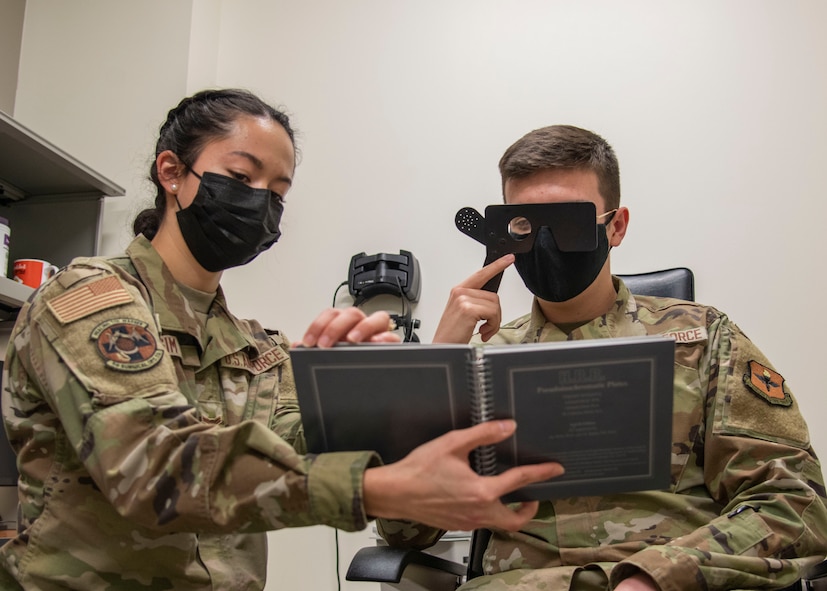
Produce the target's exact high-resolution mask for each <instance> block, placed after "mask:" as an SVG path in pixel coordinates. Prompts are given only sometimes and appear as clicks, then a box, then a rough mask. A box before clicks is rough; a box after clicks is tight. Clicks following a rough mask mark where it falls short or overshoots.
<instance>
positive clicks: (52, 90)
mask: <svg viewBox="0 0 827 591" xmlns="http://www.w3.org/2000/svg"><path fill="white" fill-rule="evenodd" d="M824 22H827V4H825V3H823V2H821V1H820V0H791V1H789V2H785V3H779V2H774V1H773V0H728V1H726V2H721V1H720V0H699V1H695V2H692V3H689V2H683V3H677V2H672V3H662V2H655V1H652V0H628V1H627V2H623V3H616V2H612V1H611V0H590V1H584V2H577V3H575V2H566V1H564V0H558V1H550V0H521V1H520V2H505V1H502V0H500V1H494V0H453V1H451V2H444V1H439V0H417V1H415V2H414V1H408V2H403V1H399V2H384V1H382V0H351V1H349V2H336V1H334V0H326V1H325V0H319V1H317V2H307V3H298V2H286V1H274V0H209V1H207V0H203V1H202V0H199V2H195V3H193V2H192V1H191V0H189V1H182V0H176V1H172V2H170V1H168V0H151V1H144V2H141V3H136V2H129V1H127V0H121V1H118V2H112V1H111V0H77V1H76V2H73V3H71V4H69V3H59V2H50V1H48V0H28V2H27V12H26V20H25V27H24V37H23V51H22V55H21V67H20V78H19V88H18V92H17V96H16V103H15V116H16V117H17V118H18V119H20V120H21V121H22V122H24V123H25V124H26V125H28V126H30V127H31V128H32V129H34V130H35V131H37V132H38V133H40V134H41V135H44V136H45V137H47V138H49V139H50V140H51V141H53V142H54V143H56V144H57V145H58V146H60V147H62V148H64V149H66V150H67V151H69V152H71V153H73V154H75V155H77V156H78V157H79V158H80V159H81V160H83V161H84V162H86V163H87V164H89V165H90V166H92V167H93V168H96V169H98V170H99V171H101V172H102V173H103V174H105V175H107V176H109V177H111V178H112V179H113V180H115V181H116V182H118V183H119V184H121V185H123V186H125V187H127V188H128V197H127V199H122V200H120V201H118V202H117V204H113V203H109V204H108V205H107V219H106V224H107V231H108V236H107V238H108V242H107V244H108V249H110V250H111V251H113V252H114V251H116V250H118V249H119V248H120V246H121V245H122V244H123V243H125V242H126V240H127V239H128V232H127V228H128V223H129V222H130V221H131V218H132V216H133V215H134V213H135V211H137V208H138V204H139V202H141V198H142V197H145V196H146V194H147V187H146V184H145V183H143V182H142V178H143V177H144V176H145V174H146V170H147V164H148V162H149V156H150V153H151V149H152V144H151V142H152V139H153V134H154V132H155V131H156V130H157V127H158V125H159V124H160V122H161V121H162V119H163V116H164V115H165V112H166V110H167V109H168V108H170V107H172V106H173V105H174V104H175V102H176V101H177V100H178V99H179V98H180V97H181V96H183V94H184V93H185V92H191V91H194V90H197V89H198V88H200V87H202V86H209V85H212V84H213V83H214V84H218V85H222V86H229V85H239V86H245V87H248V88H251V89H253V90H255V91H257V92H259V93H260V94H262V95H263V96H265V97H266V98H268V99H270V100H271V101H272V102H274V103H277V104H282V105H285V106H286V107H287V109H288V111H289V112H290V113H291V114H292V116H293V120H294V123H295V125H296V126H297V128H298V130H299V132H300V148H301V151H302V153H303V157H302V160H301V163H300V166H299V169H298V173H297V177H296V183H295V188H294V189H293V190H292V191H291V193H290V194H289V196H288V205H287V210H286V213H285V216H284V221H283V231H284V236H283V238H282V240H281V241H280V242H279V244H278V245H276V246H275V247H274V248H273V249H272V250H271V251H270V252H268V253H267V254H266V255H263V256H262V257H260V258H259V260H257V261H255V262H254V263H252V264H251V265H249V266H248V267H246V268H244V269H237V270H232V271H230V272H228V273H227V275H226V277H225V281H224V285H225V289H226V291H227V293H228V297H229V299H230V303H231V305H233V306H234V308H235V310H236V312H237V313H238V314H239V315H243V316H254V317H258V318H260V319H261V320H262V321H263V322H264V323H265V324H268V325H270V326H272V327H278V328H281V329H283V330H285V331H286V332H287V334H288V335H290V336H293V337H294V338H296V337H299V336H300V335H301V333H302V331H303V330H304V328H305V326H306V325H307V324H308V323H309V321H310V320H311V319H312V318H313V316H315V314H316V313H317V312H318V311H319V310H321V309H322V308H324V307H326V306H328V305H329V304H330V302H331V299H332V297H333V293H334V290H335V289H336V287H337V285H338V284H339V283H340V282H341V281H344V280H345V279H346V271H347V265H348V263H349V260H350V257H351V255H353V254H355V253H358V252H362V251H364V252H367V253H375V252H396V251H398V250H399V249H406V250H410V251H412V252H413V253H414V255H415V256H416V257H417V258H418V259H419V261H420V264H421V266H422V272H423V291H422V297H421V301H420V303H419V304H418V306H417V308H416V310H415V315H416V317H417V318H420V319H421V321H422V327H421V329H420V330H419V334H420V337H421V338H422V340H424V341H427V340H429V339H430V337H431V335H432V334H433V331H434V329H435V327H436V323H437V321H438V319H439V315H440V313H441V310H442V306H443V304H444V301H445V298H446V295H447V292H448V289H449V288H450V286H451V285H453V284H454V283H456V282H457V281H459V280H460V279H462V278H464V277H465V276H466V275H468V274H470V273H471V272H472V271H473V270H474V269H476V268H477V267H478V266H479V264H480V262H481V261H482V259H483V256H484V252H483V247H482V246H480V245H478V244H477V243H475V242H473V241H472V240H471V239H469V238H467V237H465V236H464V235H462V234H460V233H459V232H458V231H457V230H456V229H455V228H454V225H453V217H454V213H455V212H456V211H457V209H459V208H460V207H462V206H473V207H476V208H477V209H480V210H482V209H483V208H484V206H485V205H487V204H489V203H495V202H498V201H499V199H500V191H499V179H498V175H497V169H496V164H497V160H498V159H499V156H500V154H501V153H502V151H503V150H504V149H505V148H506V147H507V146H508V145H509V144H510V143H511V142H512V141H514V140H515V139H517V138H518V137H519V136H521V135H522V134H523V133H525V132H527V131H529V130H531V129H533V128H536V127H540V126H543V125H547V124H552V123H571V124H575V125H580V126H583V127H586V128H589V129H593V130H595V131H597V132H598V133H601V134H602V135H604V137H606V138H607V139H608V140H609V142H610V143H612V144H613V145H614V147H615V149H616V150H617V153H618V155H619V158H620V162H621V170H622V183H623V201H624V203H625V204H626V205H627V206H629V208H630V209H631V216H632V224H631V228H630V233H629V235H628V236H627V238H626V241H625V242H624V244H623V245H622V246H621V247H620V248H618V249H616V250H615V251H614V252H613V255H612V256H613V263H614V268H615V270H616V271H617V272H637V271H643V270H650V269H654V268H659V267H666V266H675V265H685V266H689V267H692V268H693V269H694V270H695V272H696V276H697V299H698V300H699V301H702V302H705V303H712V304H714V305H716V306H718V307H719V308H721V309H722V310H725V311H726V312H727V313H728V314H729V315H730V316H731V317H732V318H733V319H734V320H735V321H736V322H737V323H738V324H739V325H740V326H741V327H742V328H743V329H744V330H745V331H746V333H747V334H748V335H750V337H751V338H752V339H753V340H754V341H755V342H756V343H757V344H758V345H759V346H760V347H761V348H762V349H763V350H764V352H765V353H766V354H767V355H768V356H769V358H770V359H771V360H772V361H773V363H774V364H775V365H776V366H777V367H778V369H779V370H780V371H781V372H782V374H783V375H784V376H785V377H786V378H787V380H788V382H789V384H790V385H791V387H792V389H793V391H794V392H795V393H796V395H797V397H798V400H799V403H800V404H801V406H802V409H803V411H804V413H805V415H806V416H807V417H808V418H809V422H810V425H811V432H812V435H813V439H814V441H815V446H816V449H817V450H819V451H821V452H822V454H827V435H826V434H825V431H824V429H823V428H822V426H821V425H820V423H821V422H822V421H823V419H824V417H825V416H827V402H825V399H824V396H823V392H824V386H823V380H822V379H821V375H820V370H819V364H820V363H821V362H822V357H823V356H824V353H825V347H824V345H823V344H819V343H820V342H821V341H820V340H819V339H818V336H820V335H822V334H825V333H827V318H825V315H824V314H822V313H820V304H821V296H822V294H823V292H824V291H825V279H824V275H823V271H822V268H823V266H824V265H823V263H822V261H821V259H822V257H823V253H824V251H825V246H827V244H825V242H827V241H825V238H824V233H823V227H824V225H825V224H827V201H825V200H824V199H823V194H824V189H823V174H822V168H823V164H822V163H823V162H824V161H825V160H827V144H825V142H824V141H823V138H824V137H827V110H825V108H824V105H825V104H827V78H825V76H824V74H823V73H824V72H825V71H827V37H825V36H824V35H823V31H822V30H821V28H822V25H823V23H824ZM112 201H113V202H114V201H115V200H112ZM524 291H525V290H524V288H522V286H521V285H520V284H519V278H517V277H516V274H515V273H513V271H511V272H509V273H507V274H506V277H505V280H504V285H503V289H502V290H501V294H502V299H503V306H504V316H505V317H506V318H510V317H513V316H516V315H518V314H521V313H523V312H524V311H525V309H526V307H527V304H528V298H527V297H526V296H525V295H524ZM339 303H340V305H347V304H348V303H349V301H348V299H347V298H340V299H339ZM796 310H797V312H796ZM818 419H821V420H820V421H819V420H818ZM361 536H363V537H364V534H361ZM352 539H354V538H353V537H348V540H349V541H348V542H347V543H345V546H348V545H353V546H358V545H362V539H363V538H358V540H357V541H356V542H354V543H351V542H350V540H352ZM271 541H272V544H273V552H272V558H271V569H273V571H274V572H275V571H277V574H276V575H274V581H273V582H272V584H271V587H272V588H277V586H278V585H283V587H284V588H291V586H293V585H300V584H301V583H300V582H291V581H304V585H305V586H306V587H308V588H320V589H321V588H331V589H332V588H334V586H333V585H334V584H333V575H332V567H331V568H330V569H329V570H326V569H325V568H314V569H312V570H311V572H310V573H309V576H311V577H319V578H318V579H312V580H311V581H308V580H306V579H303V578H302V577H303V576H305V566H304V565H305V564H306V561H305V558H304V556H305V554H304V552H305V550H307V551H311V550H314V551H319V552H321V553H322V554H323V556H324V557H325V558H327V559H328V560H332V558H331V557H332V549H331V545H332V533H331V532H330V531H329V530H327V529H325V528H308V529H306V530H297V531H290V532H277V533H275V534H273V535H272V536H271ZM348 560H349V558H348V557H345V556H343V558H342V562H343V565H346V564H347V562H348ZM343 568H344V566H343ZM312 583H315V586H314V584H312ZM346 588H348V589H350V588H353V587H346Z"/></svg>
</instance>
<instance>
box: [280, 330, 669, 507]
mask: <svg viewBox="0 0 827 591" xmlns="http://www.w3.org/2000/svg"><path fill="white" fill-rule="evenodd" d="M674 347H675V343H674V340H673V339H671V338H668V337H656V336H651V337H629V338H617V339H596V340H585V341H582V340H581V341H569V342H563V343H532V344H521V345H491V346H474V345H441V344H434V345H424V344H418V343H399V344H381V345H379V344H377V345H370V344H360V345H344V346H337V347H333V348H330V349H318V348H303V347H297V348H295V349H293V350H292V352H291V357H292V362H293V371H294V373H295V379H296V389H297V394H298V400H299V405H300V407H301V415H302V423H303V426H304V432H305V439H306V441H307V448H308V452H310V453H316V454H318V453H325V452H335V451H354V450H374V451H376V452H378V453H379V455H380V456H381V457H382V459H383V461H384V462H385V463H390V462H395V461H397V460H399V459H401V458H403V457H404V456H405V455H407V454H408V453H409V452H410V451H411V450H413V449H414V448H415V447H417V446H419V445H421V444H422V443H425V442H427V441H430V440H431V439H434V438H435V437H438V436H440V435H442V434H444V433H446V432H448V431H450V430H452V429H461V428H465V427H470V426H471V425H474V424H476V423H479V422H481V421H487V420H491V419H499V418H513V419H515V420H516V421H517V431H516V433H515V434H514V435H513V436H512V437H510V438H509V439H507V440H506V441H504V442H502V443H499V444H496V445H493V446H483V447H480V448H477V449H476V450H474V452H473V453H472V457H471V461H472V465H473V466H474V467H475V469H476V470H477V472H478V473H480V474H484V475H493V474H497V473H500V472H502V471H504V470H507V469H508V468H511V467H513V466H517V465H523V464H531V463H538V462H544V461H557V462H560V463H561V464H563V466H564V467H565V470H566V472H565V474H564V475H563V476H560V477H558V478H554V479H551V480H548V481H545V482H542V483H536V484H532V485H529V486H527V487H525V488H523V489H520V490H519V491H516V492H515V493H512V494H510V495H508V496H507V497H505V500H508V501H516V500H532V499H541V500H542V499H550V498H560V497H570V496H588V495H605V494H613V493H620V492H629V491H638V490H653V489H664V488H668V487H669V485H670V458H671V452H672V449H671V446H672V443H671V440H672V380H673V371H674V370H673V364H674Z"/></svg>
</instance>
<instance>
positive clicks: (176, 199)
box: [172, 162, 201, 211]
mask: <svg viewBox="0 0 827 591" xmlns="http://www.w3.org/2000/svg"><path fill="white" fill-rule="evenodd" d="M181 164H184V163H183V162H182V163H181ZM184 167H185V168H186V169H187V172H188V173H192V174H193V176H195V178H197V179H198V180H199V181H200V180H201V175H200V174H198V173H197V172H195V171H194V170H193V169H192V168H190V167H189V166H187V165H186V164H184ZM172 196H173V197H175V203H176V205H178V211H183V210H184V208H183V207H181V202H180V201H178V193H173V194H172Z"/></svg>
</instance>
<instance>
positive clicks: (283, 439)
mask: <svg viewBox="0 0 827 591" xmlns="http://www.w3.org/2000/svg"><path fill="white" fill-rule="evenodd" d="M5 369H6V371H7V375H6V380H5V383H6V392H4V393H3V398H4V400H3V411H4V412H3V414H4V419H5V422H6V430H7V431H8V434H9V439H10V441H11V443H12V445H13V447H14V448H15V450H16V452H17V454H18V467H19V471H20V480H19V487H18V490H19V498H20V503H21V511H22V520H21V523H20V524H19V529H20V533H19V535H18V536H17V537H16V538H15V539H13V540H11V541H10V542H8V543H7V544H6V545H4V546H3V547H2V548H1V549H0V588H2V589H15V588H17V589H27V590H32V589H44V590H46V589H118V590H124V589H129V590H138V589H141V590H143V589H153V590H156V589H175V590H177V591H185V590H191V589H233V590H239V589H262V588H263V587H264V577H265V568H266V552H267V548H266V537H265V534H264V533H262V532H264V531H266V530H273V529H278V528H282V527H296V526H304V525H312V524H328V525H331V526H335V527H338V528H341V529H344V530H350V531H352V530H358V529H362V528H364V527H365V526H366V524H367V517H366V515H365V514H364V507H363V503H362V497H361V494H362V488H361V487H362V476H363V473H364V470H365V468H366V467H368V466H371V465H375V464H378V462H379V460H378V458H377V457H376V456H375V455H374V454H372V453H341V454H326V455H324V456H317V457H310V456H303V455H300V454H299V453H297V449H298V451H302V449H303V442H302V441H303V437H302V432H301V422H300V419H299V415H298V412H297V410H298V406H297V403H296V398H295V391H294V385H293V376H292V371H291V366H290V360H289V355H288V343H287V341H286V339H285V338H284V337H282V336H281V335H279V334H277V333H275V334H268V333H267V332H266V331H265V330H263V329H262V327H261V326H260V325H259V324H258V323H255V322H251V321H244V320H239V319H237V318H235V317H233V316H232V315H231V314H230V313H229V311H228V310H227V308H226V302H225V300H224V297H223V294H222V292H221V290H220V289H219V291H218V294H217V295H216V297H215V299H214V300H213V302H212V305H211V307H210V309H209V313H208V315H207V317H206V321H205V322H204V321H199V320H198V319H197V317H196V315H195V312H194V311H193V309H192V307H191V306H190V302H189V301H188V300H187V299H186V298H185V297H183V295H182V293H181V290H180V289H179V287H178V285H177V284H176V282H175V281H174V280H173V278H172V276H171V275H170V273H169V270H168V269H167V268H166V266H165V265H164V264H163V263H162V261H161V259H160V257H159V256H158V254H157V253H156V252H155V250H154V249H153V248H152V246H151V244H150V243H149V242H148V241H147V240H146V239H145V238H143V237H142V236H139V237H138V238H136V239H135V241H133V243H132V244H131V245H130V247H129V249H128V250H127V256H124V257H119V258H114V259H101V258H95V259H76V260H75V261H73V262H72V264H70V265H69V266H68V267H67V268H66V269H64V270H62V271H61V272H60V273H59V274H58V275H56V276H55V277H54V278H53V279H52V280H50V281H49V282H48V283H47V284H45V285H44V286H43V287H42V288H41V289H40V290H39V292H37V294H36V296H35V297H34V298H33V300H32V301H31V303H30V304H27V305H25V306H24V307H23V309H22V310H21V311H20V315H19V318H18V321H17V323H16V325H15V327H14V330H13V333H12V336H11V341H10V344H9V349H8V353H7V358H6V365H5ZM294 446H295V447H294Z"/></svg>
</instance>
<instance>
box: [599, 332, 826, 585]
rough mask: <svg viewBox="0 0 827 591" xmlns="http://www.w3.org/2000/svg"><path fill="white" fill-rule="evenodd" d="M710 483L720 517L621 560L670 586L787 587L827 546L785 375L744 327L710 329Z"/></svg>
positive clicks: (819, 495) (810, 458)
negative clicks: (748, 337)
mask: <svg viewBox="0 0 827 591" xmlns="http://www.w3.org/2000/svg"><path fill="white" fill-rule="evenodd" d="M709 337H710V345H709V350H708V354H707V359H706V360H705V362H704V365H705V366H706V370H707V371H708V373H707V374H706V375H708V376H709V380H708V383H707V385H706V392H707V409H706V413H707V415H706V417H707V418H706V424H705V435H704V451H703V461H704V465H705V468H704V480H705V485H706V488H707V490H708V491H709V494H710V495H711V496H712V498H713V499H714V500H715V501H716V502H717V503H718V504H719V506H720V516H719V517H717V518H715V519H714V520H712V521H711V522H709V523H708V524H707V525H706V526H704V527H701V528H699V529H697V530H695V531H694V532H692V533H690V534H688V535H684V536H682V537H680V538H676V539H673V540H671V541H670V542H668V543H666V544H664V545H652V546H648V547H647V548H646V549H644V550H641V551H640V552H637V553H636V554H634V555H632V556H631V557H630V558H629V559H627V560H624V561H623V562H621V563H619V564H618V565H617V566H616V567H615V568H614V569H613V571H612V573H611V581H612V585H613V586H614V585H617V583H619V582H620V581H621V580H622V579H624V578H626V577H627V576H630V575H631V574H633V573H634V572H637V571H638V570H642V571H645V572H646V573H648V574H649V575H650V576H651V577H652V578H653V579H654V580H655V581H656V582H657V583H658V585H659V586H660V589H661V590H663V591H667V590H676V589H683V588H693V589H724V588H726V589H736V588H737V589H754V588H763V587H764V586H773V587H783V586H785V585H789V584H792V583H793V582H795V581H796V580H797V579H798V578H800V577H801V576H802V574H803V571H805V570H806V569H807V568H809V567H810V566H812V565H813V564H815V563H818V562H819V561H820V560H822V559H823V557H824V555H825V553H827V511H826V510H825V500H826V499H825V488H824V478H823V476H822V473H821V467H820V465H819V462H818V460H817V458H816V456H815V453H814V452H813V450H812V448H811V447H810V442H809V435H808V431H807V425H806V423H805V421H804V418H803V417H802V415H801V413H800V412H799V410H798V405H797V403H796V401H795V399H794V398H793V396H792V393H791V392H790V390H789V388H788V387H787V385H786V383H785V382H784V380H783V378H782V377H781V376H780V375H779V374H778V373H777V372H776V371H775V370H774V369H773V368H772V366H771V365H770V364H769V362H768V361H767V359H766V358H765V357H764V355H763V354H762V353H761V352H760V351H759V350H758V349H757V348H756V347H755V345H753V343H752V342H750V341H749V339H747V337H746V336H745V335H744V334H743V333H742V332H741V331H740V330H739V329H738V327H737V326H735V325H734V324H732V323H731V322H729V321H727V319H726V318H725V317H723V318H722V319H721V320H720V323H719V326H718V327H717V329H715V328H714V327H710V330H709Z"/></svg>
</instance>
